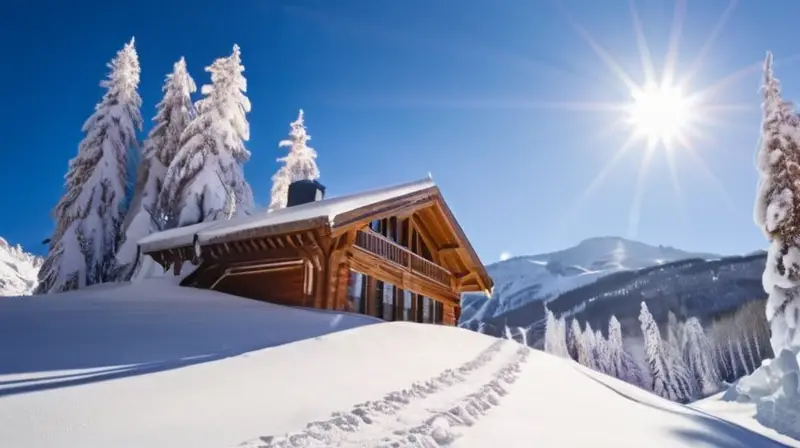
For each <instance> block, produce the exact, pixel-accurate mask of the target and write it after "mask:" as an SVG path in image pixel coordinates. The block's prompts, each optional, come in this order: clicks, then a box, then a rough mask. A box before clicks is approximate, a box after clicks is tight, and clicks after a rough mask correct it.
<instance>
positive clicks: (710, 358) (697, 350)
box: [684, 317, 719, 395]
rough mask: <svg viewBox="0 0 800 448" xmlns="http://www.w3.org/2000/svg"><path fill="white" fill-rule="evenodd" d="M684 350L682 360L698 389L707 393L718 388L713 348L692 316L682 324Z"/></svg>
mask: <svg viewBox="0 0 800 448" xmlns="http://www.w3.org/2000/svg"><path fill="white" fill-rule="evenodd" d="M684 331H685V334H686V350H685V351H684V360H685V361H686V364H687V365H688V366H689V370H690V371H691V373H692V375H693V376H694V377H695V378H697V380H698V382H699V387H700V390H701V391H702V392H703V394H704V395H709V394H712V393H714V392H716V391H717V390H719V371H718V370H717V365H716V362H715V359H714V348H713V346H712V344H711V341H710V340H709V339H708V337H707V336H706V333H705V330H703V326H702V325H701V324H700V321H699V320H698V319H697V318H695V317H693V318H691V319H689V320H687V321H686V323H685V324H684Z"/></svg>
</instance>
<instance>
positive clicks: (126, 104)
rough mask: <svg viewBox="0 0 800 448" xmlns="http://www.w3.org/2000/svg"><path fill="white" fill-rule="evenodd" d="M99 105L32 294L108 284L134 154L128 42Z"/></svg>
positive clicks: (136, 118)
mask: <svg viewBox="0 0 800 448" xmlns="http://www.w3.org/2000/svg"><path fill="white" fill-rule="evenodd" d="M108 68H109V69H110V70H111V71H110V73H109V74H108V78H107V79H105V80H103V81H102V82H101V83H100V85H101V87H104V88H106V89H107V90H106V93H105V95H104V96H103V99H102V100H101V101H100V103H98V104H97V105H96V106H95V111H94V113H93V114H92V115H91V116H90V117H89V119H88V120H86V122H85V123H84V125H83V128H82V131H83V132H84V133H85V134H86V135H85V137H84V139H83V140H82V141H81V143H80V144H79V146H78V155H77V156H76V157H75V158H74V159H72V160H70V162H69V171H68V172H67V175H66V176H65V180H66V182H65V184H66V194H65V195H64V196H63V197H62V198H61V200H60V201H59V202H58V204H57V205H56V208H55V210H54V215H55V219H56V228H55V231H54V232H53V235H52V237H51V238H50V248H49V251H48V255H47V257H46V259H45V261H44V264H43V265H42V268H41V270H40V271H39V286H38V288H37V292H38V293H51V292H59V291H66V290H71V289H76V288H81V287H84V286H87V285H91V284H95V283H101V282H104V281H108V280H113V278H112V277H113V275H114V274H115V272H116V268H115V255H116V252H117V248H118V246H119V243H120V239H121V226H122V222H123V219H124V216H125V192H126V188H127V185H128V183H129V175H128V155H129V151H131V149H136V148H138V141H137V139H136V132H137V130H141V127H142V117H141V114H140V111H139V108H140V107H141V105H142V99H141V97H140V96H139V93H138V92H137V90H136V89H137V88H138V86H139V75H140V68H139V57H138V55H137V54H136V48H135V47H134V40H133V39H131V41H130V42H129V43H127V44H126V45H125V46H124V47H123V48H122V49H121V50H120V51H118V52H117V55H116V57H115V58H114V59H112V60H111V62H110V63H109V64H108Z"/></svg>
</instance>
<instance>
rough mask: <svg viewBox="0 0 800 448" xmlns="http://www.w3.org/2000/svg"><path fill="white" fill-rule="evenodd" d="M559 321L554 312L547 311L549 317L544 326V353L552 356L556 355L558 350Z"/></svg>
mask: <svg viewBox="0 0 800 448" xmlns="http://www.w3.org/2000/svg"><path fill="white" fill-rule="evenodd" d="M557 327H558V321H556V317H555V315H554V314H553V312H552V311H550V310H547V317H546V319H545V324H544V351H545V352H546V353H550V354H556V352H557V351H558V348H557V344H558V342H557V336H556V335H557V334H558V328H557Z"/></svg>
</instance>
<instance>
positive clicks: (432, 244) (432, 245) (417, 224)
mask: <svg viewBox="0 0 800 448" xmlns="http://www.w3.org/2000/svg"><path fill="white" fill-rule="evenodd" d="M411 219H412V221H413V222H414V228H415V229H417V233H418V234H419V236H420V238H422V240H423V241H424V242H425V245H426V246H428V249H430V251H431V255H432V256H433V261H434V262H436V264H439V265H441V259H440V258H439V251H438V250H436V249H437V248H438V247H439V246H438V245H437V244H436V241H435V240H434V239H433V237H432V236H431V234H430V232H428V229H427V228H426V227H425V223H423V222H422V220H420V219H419V216H417V215H414V216H412V217H411ZM419 252H420V253H422V251H419Z"/></svg>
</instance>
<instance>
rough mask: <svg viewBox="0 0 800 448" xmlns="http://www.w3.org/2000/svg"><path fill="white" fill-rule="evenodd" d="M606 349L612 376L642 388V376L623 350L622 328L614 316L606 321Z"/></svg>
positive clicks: (628, 354) (629, 355)
mask: <svg viewBox="0 0 800 448" xmlns="http://www.w3.org/2000/svg"><path fill="white" fill-rule="evenodd" d="M608 347H609V352H610V357H611V363H612V365H613V367H612V371H613V372H614V376H615V377H616V378H618V379H620V380H622V381H626V382H628V383H630V384H633V385H635V386H639V387H643V386H644V381H643V375H642V371H641V369H640V368H639V365H638V364H637V363H636V360H634V359H633V356H631V354H630V353H628V352H627V351H626V350H625V344H624V342H623V340H622V326H621V325H620V323H619V320H617V317H616V316H613V315H612V316H611V319H609V321H608Z"/></svg>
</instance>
